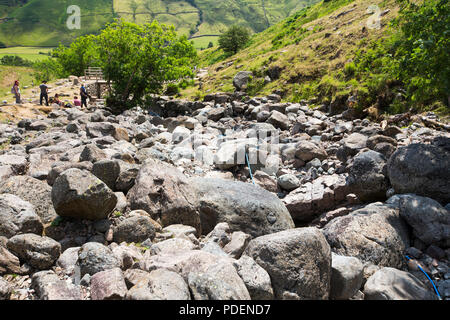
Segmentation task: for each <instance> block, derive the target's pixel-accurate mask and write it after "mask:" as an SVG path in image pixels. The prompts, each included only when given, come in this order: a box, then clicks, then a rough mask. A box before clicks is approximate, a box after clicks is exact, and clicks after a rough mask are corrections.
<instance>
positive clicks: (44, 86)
mask: <svg viewBox="0 0 450 320" xmlns="http://www.w3.org/2000/svg"><path fill="white" fill-rule="evenodd" d="M39 88H40V89H41V98H40V104H41V106H42V100H44V99H45V105H46V106H48V86H47V81H42V84H41V85H40V86H39Z"/></svg>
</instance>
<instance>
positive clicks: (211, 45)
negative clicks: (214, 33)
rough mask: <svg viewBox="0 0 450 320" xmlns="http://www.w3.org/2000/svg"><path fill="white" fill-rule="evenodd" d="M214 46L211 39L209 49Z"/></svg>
mask: <svg viewBox="0 0 450 320" xmlns="http://www.w3.org/2000/svg"><path fill="white" fill-rule="evenodd" d="M212 47H214V43H212V42H211V41H210V42H209V43H208V49H209V48H212Z"/></svg>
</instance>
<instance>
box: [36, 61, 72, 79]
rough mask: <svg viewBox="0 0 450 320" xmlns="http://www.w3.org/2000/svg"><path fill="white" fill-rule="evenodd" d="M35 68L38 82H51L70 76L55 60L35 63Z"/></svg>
mask: <svg viewBox="0 0 450 320" xmlns="http://www.w3.org/2000/svg"><path fill="white" fill-rule="evenodd" d="M33 68H34V69H35V70H36V71H35V73H34V74H33V77H34V79H35V80H36V82H42V81H50V80H53V79H57V78H64V77H67V76H69V74H67V72H65V71H64V68H63V67H62V66H61V64H60V63H59V62H58V61H57V60H55V59H53V58H47V59H45V60H42V61H38V62H35V63H34V64H33Z"/></svg>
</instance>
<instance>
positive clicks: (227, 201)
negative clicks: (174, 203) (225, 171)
mask: <svg viewBox="0 0 450 320" xmlns="http://www.w3.org/2000/svg"><path fill="white" fill-rule="evenodd" d="M190 186H191V188H192V189H194V190H195V192H196V197H197V209H198V212H199V213H200V219H201V226H202V231H203V234H208V233H209V232H210V231H212V230H213V229H214V227H215V226H216V225H217V224H219V223H221V222H226V223H228V225H229V226H230V228H231V231H242V232H244V233H247V234H250V235H251V236H253V237H258V236H261V235H265V234H269V233H274V232H278V231H282V230H286V229H292V228H294V227H295V226H294V222H293V221H292V218H291V216H290V214H289V211H288V210H287V209H286V207H285V205H284V204H283V203H282V202H281V200H279V199H278V197H277V196H276V195H274V194H273V193H271V192H269V191H267V190H264V189H262V188H260V187H256V186H254V185H251V184H248V183H243V182H234V181H228V180H220V179H204V178H194V179H191V180H190Z"/></svg>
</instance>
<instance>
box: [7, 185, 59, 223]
mask: <svg viewBox="0 0 450 320" xmlns="http://www.w3.org/2000/svg"><path fill="white" fill-rule="evenodd" d="M51 191H52V188H51V187H50V186H49V185H48V184H47V183H45V182H43V181H40V180H38V179H35V178H32V177H29V176H13V177H11V178H9V179H7V180H6V181H3V182H0V194H1V193H9V194H13V195H16V196H18V197H19V198H21V199H22V200H24V201H28V202H29V203H31V204H32V205H33V206H34V209H35V211H36V213H37V215H38V216H39V217H40V218H41V221H42V223H43V224H49V223H51V222H52V221H53V220H54V219H55V218H56V217H57V214H56V212H55V209H54V208H53V203H52V198H51Z"/></svg>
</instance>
